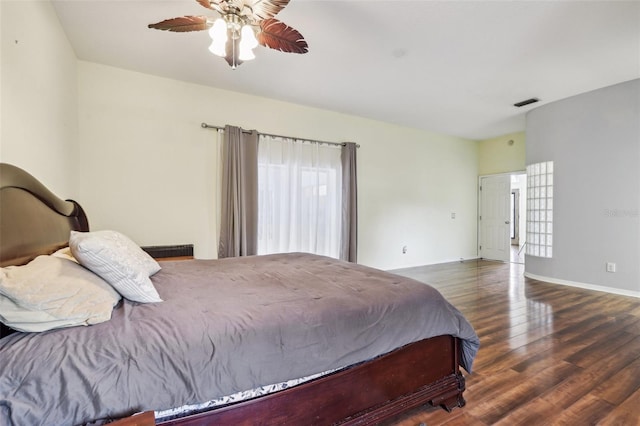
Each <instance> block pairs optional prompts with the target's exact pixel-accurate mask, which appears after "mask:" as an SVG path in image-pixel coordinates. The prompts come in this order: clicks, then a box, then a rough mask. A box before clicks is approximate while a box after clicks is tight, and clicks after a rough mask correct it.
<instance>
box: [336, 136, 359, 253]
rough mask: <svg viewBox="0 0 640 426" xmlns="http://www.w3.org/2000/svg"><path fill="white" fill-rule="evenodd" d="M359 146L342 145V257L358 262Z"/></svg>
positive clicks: (353, 144) (351, 144) (350, 143)
mask: <svg viewBox="0 0 640 426" xmlns="http://www.w3.org/2000/svg"><path fill="white" fill-rule="evenodd" d="M356 152H357V146H356V144H355V143H353V142H348V143H345V144H344V145H343V146H342V238H341V247H340V259H342V260H346V261H349V262H353V263H356V262H357V255H358V191H357V177H356V175H357V170H356Z"/></svg>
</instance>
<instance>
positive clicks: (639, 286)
mask: <svg viewBox="0 0 640 426" xmlns="http://www.w3.org/2000/svg"><path fill="white" fill-rule="evenodd" d="M526 135H527V146H526V162H527V164H533V163H538V162H541V161H549V160H552V161H554V186H555V188H554V217H553V220H554V230H553V238H554V240H553V250H554V251H553V254H554V255H553V258H551V259H543V258H538V257H534V256H527V257H526V262H525V264H526V266H525V271H526V273H527V274H529V275H531V274H533V275H536V276H541V277H548V278H552V279H555V280H559V281H569V282H571V283H574V284H586V285H588V286H598V287H607V288H611V289H612V291H613V292H622V293H623V294H624V293H631V294H636V295H640V79H638V80H632V81H628V82H625V83H620V84H617V85H614V86H610V87H606V88H603V89H599V90H595V91H592V92H588V93H584V94H581V95H578V96H574V97H571V98H567V99H563V100H560V101H557V102H553V103H549V104H546V105H543V106H540V107H538V108H536V109H533V110H531V111H530V112H529V113H528V114H527V124H526ZM607 262H614V263H615V264H616V272H615V273H611V272H607V271H606V264H607ZM616 290H617V291H616Z"/></svg>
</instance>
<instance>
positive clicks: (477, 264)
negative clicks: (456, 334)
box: [386, 261, 640, 426]
mask: <svg viewBox="0 0 640 426" xmlns="http://www.w3.org/2000/svg"><path fill="white" fill-rule="evenodd" d="M393 272H395V273H398V274H401V275H405V276H409V277H412V278H415V279H417V280H420V281H422V282H426V283H429V284H431V285H432V286H433V287H435V288H437V289H438V290H440V292H441V293H442V294H443V295H444V296H445V297H446V298H447V299H448V300H449V301H450V302H451V303H452V304H453V305H455V306H456V307H457V308H458V309H460V311H462V312H463V313H464V314H465V316H466V317H467V318H468V319H469V321H470V322H471V324H473V326H474V327H475V329H476V332H477V333H478V335H479V337H480V342H481V347H480V351H479V352H478V357H477V358H476V361H475V364H474V371H473V374H470V375H468V374H466V375H465V376H466V379H467V390H466V391H465V394H464V395H465V399H466V401H467V405H466V406H465V407H463V408H458V409H455V410H454V411H453V412H451V413H447V412H445V411H444V410H441V409H434V408H424V407H422V408H418V409H414V410H412V411H410V412H408V413H405V414H404V415H402V416H401V417H399V418H397V419H395V420H394V421H392V422H388V423H387V424H386V425H387V426H391V425H393V426H416V425H421V424H423V425H427V426H436V425H479V426H482V425H581V426H582V425H624V426H628V425H640V299H638V298H634V297H625V296H618V295H613V294H608V293H603V292H597V291H590V290H584V289H579V288H573V287H567V286H561V285H555V284H549V283H545V282H541V281H536V280H531V279H527V278H524V276H523V272H524V265H521V264H508V263H507V264H504V263H499V262H489V261H467V262H464V263H449V264H443V265H433V266H425V267H419V268H410V269H402V270H396V271H393Z"/></svg>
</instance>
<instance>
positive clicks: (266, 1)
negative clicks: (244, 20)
mask: <svg viewBox="0 0 640 426" xmlns="http://www.w3.org/2000/svg"><path fill="white" fill-rule="evenodd" d="M247 3H248V2H247ZM288 4H289V0H251V4H249V5H247V6H248V7H249V8H250V9H251V10H252V15H253V16H252V17H253V19H254V20H255V21H259V20H261V19H269V18H273V17H274V16H276V15H277V14H278V13H279V12H280V11H281V10H282V9H284V7H285V6H286V5H288Z"/></svg>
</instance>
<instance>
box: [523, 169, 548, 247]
mask: <svg viewBox="0 0 640 426" xmlns="http://www.w3.org/2000/svg"><path fill="white" fill-rule="evenodd" d="M526 253H527V254H528V255H530V256H538V257H553V161H546V162H543V163H536V164H530V165H528V166H527V251H526Z"/></svg>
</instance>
